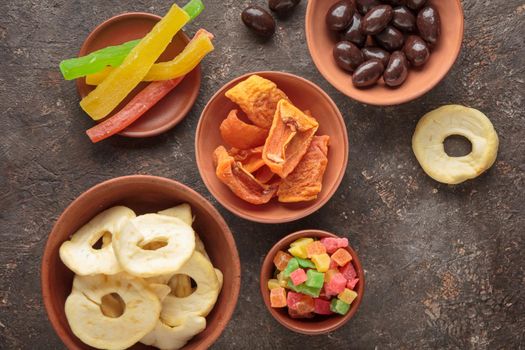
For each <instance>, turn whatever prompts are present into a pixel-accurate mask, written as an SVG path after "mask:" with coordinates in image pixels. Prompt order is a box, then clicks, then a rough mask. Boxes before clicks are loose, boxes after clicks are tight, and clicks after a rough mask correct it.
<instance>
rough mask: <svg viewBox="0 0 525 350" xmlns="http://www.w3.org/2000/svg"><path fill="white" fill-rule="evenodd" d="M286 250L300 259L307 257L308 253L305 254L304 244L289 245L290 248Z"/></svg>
mask: <svg viewBox="0 0 525 350" xmlns="http://www.w3.org/2000/svg"><path fill="white" fill-rule="evenodd" d="M288 252H289V253H290V254H292V255H293V256H296V257H298V258H301V259H306V258H307V257H308V255H307V254H306V246H305V245H296V246H295V247H291V248H290V249H288Z"/></svg>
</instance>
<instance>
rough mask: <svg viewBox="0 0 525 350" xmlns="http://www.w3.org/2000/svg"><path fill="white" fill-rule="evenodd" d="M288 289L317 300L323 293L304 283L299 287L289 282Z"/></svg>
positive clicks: (319, 289)
mask: <svg viewBox="0 0 525 350" xmlns="http://www.w3.org/2000/svg"><path fill="white" fill-rule="evenodd" d="M286 287H287V288H288V289H291V290H293V291H294V292H297V293H302V294H306V295H309V296H311V297H314V298H317V297H319V293H321V288H315V287H308V286H307V285H306V284H304V283H302V284H300V285H298V286H296V285H294V284H293V282H292V281H291V280H288V284H287V286H286Z"/></svg>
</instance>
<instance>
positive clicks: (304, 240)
mask: <svg viewBox="0 0 525 350" xmlns="http://www.w3.org/2000/svg"><path fill="white" fill-rule="evenodd" d="M313 241H314V239H313V238H309V237H302V238H299V239H297V240H295V241H293V242H292V243H291V244H290V247H295V246H297V245H308V244H310V243H312V242H313Z"/></svg>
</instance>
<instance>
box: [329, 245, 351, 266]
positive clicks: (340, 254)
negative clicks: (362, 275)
mask: <svg viewBox="0 0 525 350" xmlns="http://www.w3.org/2000/svg"><path fill="white" fill-rule="evenodd" d="M331 258H332V260H333V261H335V262H336V263H337V265H339V266H345V265H346V264H348V263H349V262H350V261H351V260H352V256H351V255H350V253H349V252H348V250H346V249H343V248H339V249H337V250H336V251H335V253H333V254H332V256H331Z"/></svg>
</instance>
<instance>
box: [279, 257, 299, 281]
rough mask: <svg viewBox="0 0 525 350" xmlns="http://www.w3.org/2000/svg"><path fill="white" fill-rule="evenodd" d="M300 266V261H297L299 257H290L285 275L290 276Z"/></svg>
mask: <svg viewBox="0 0 525 350" xmlns="http://www.w3.org/2000/svg"><path fill="white" fill-rule="evenodd" d="M298 268H299V262H298V261H297V259H294V258H292V259H290V261H288V265H287V266H286V268H285V269H284V270H283V272H284V277H290V274H291V273H292V272H294V271H295V270H297V269H298Z"/></svg>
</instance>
